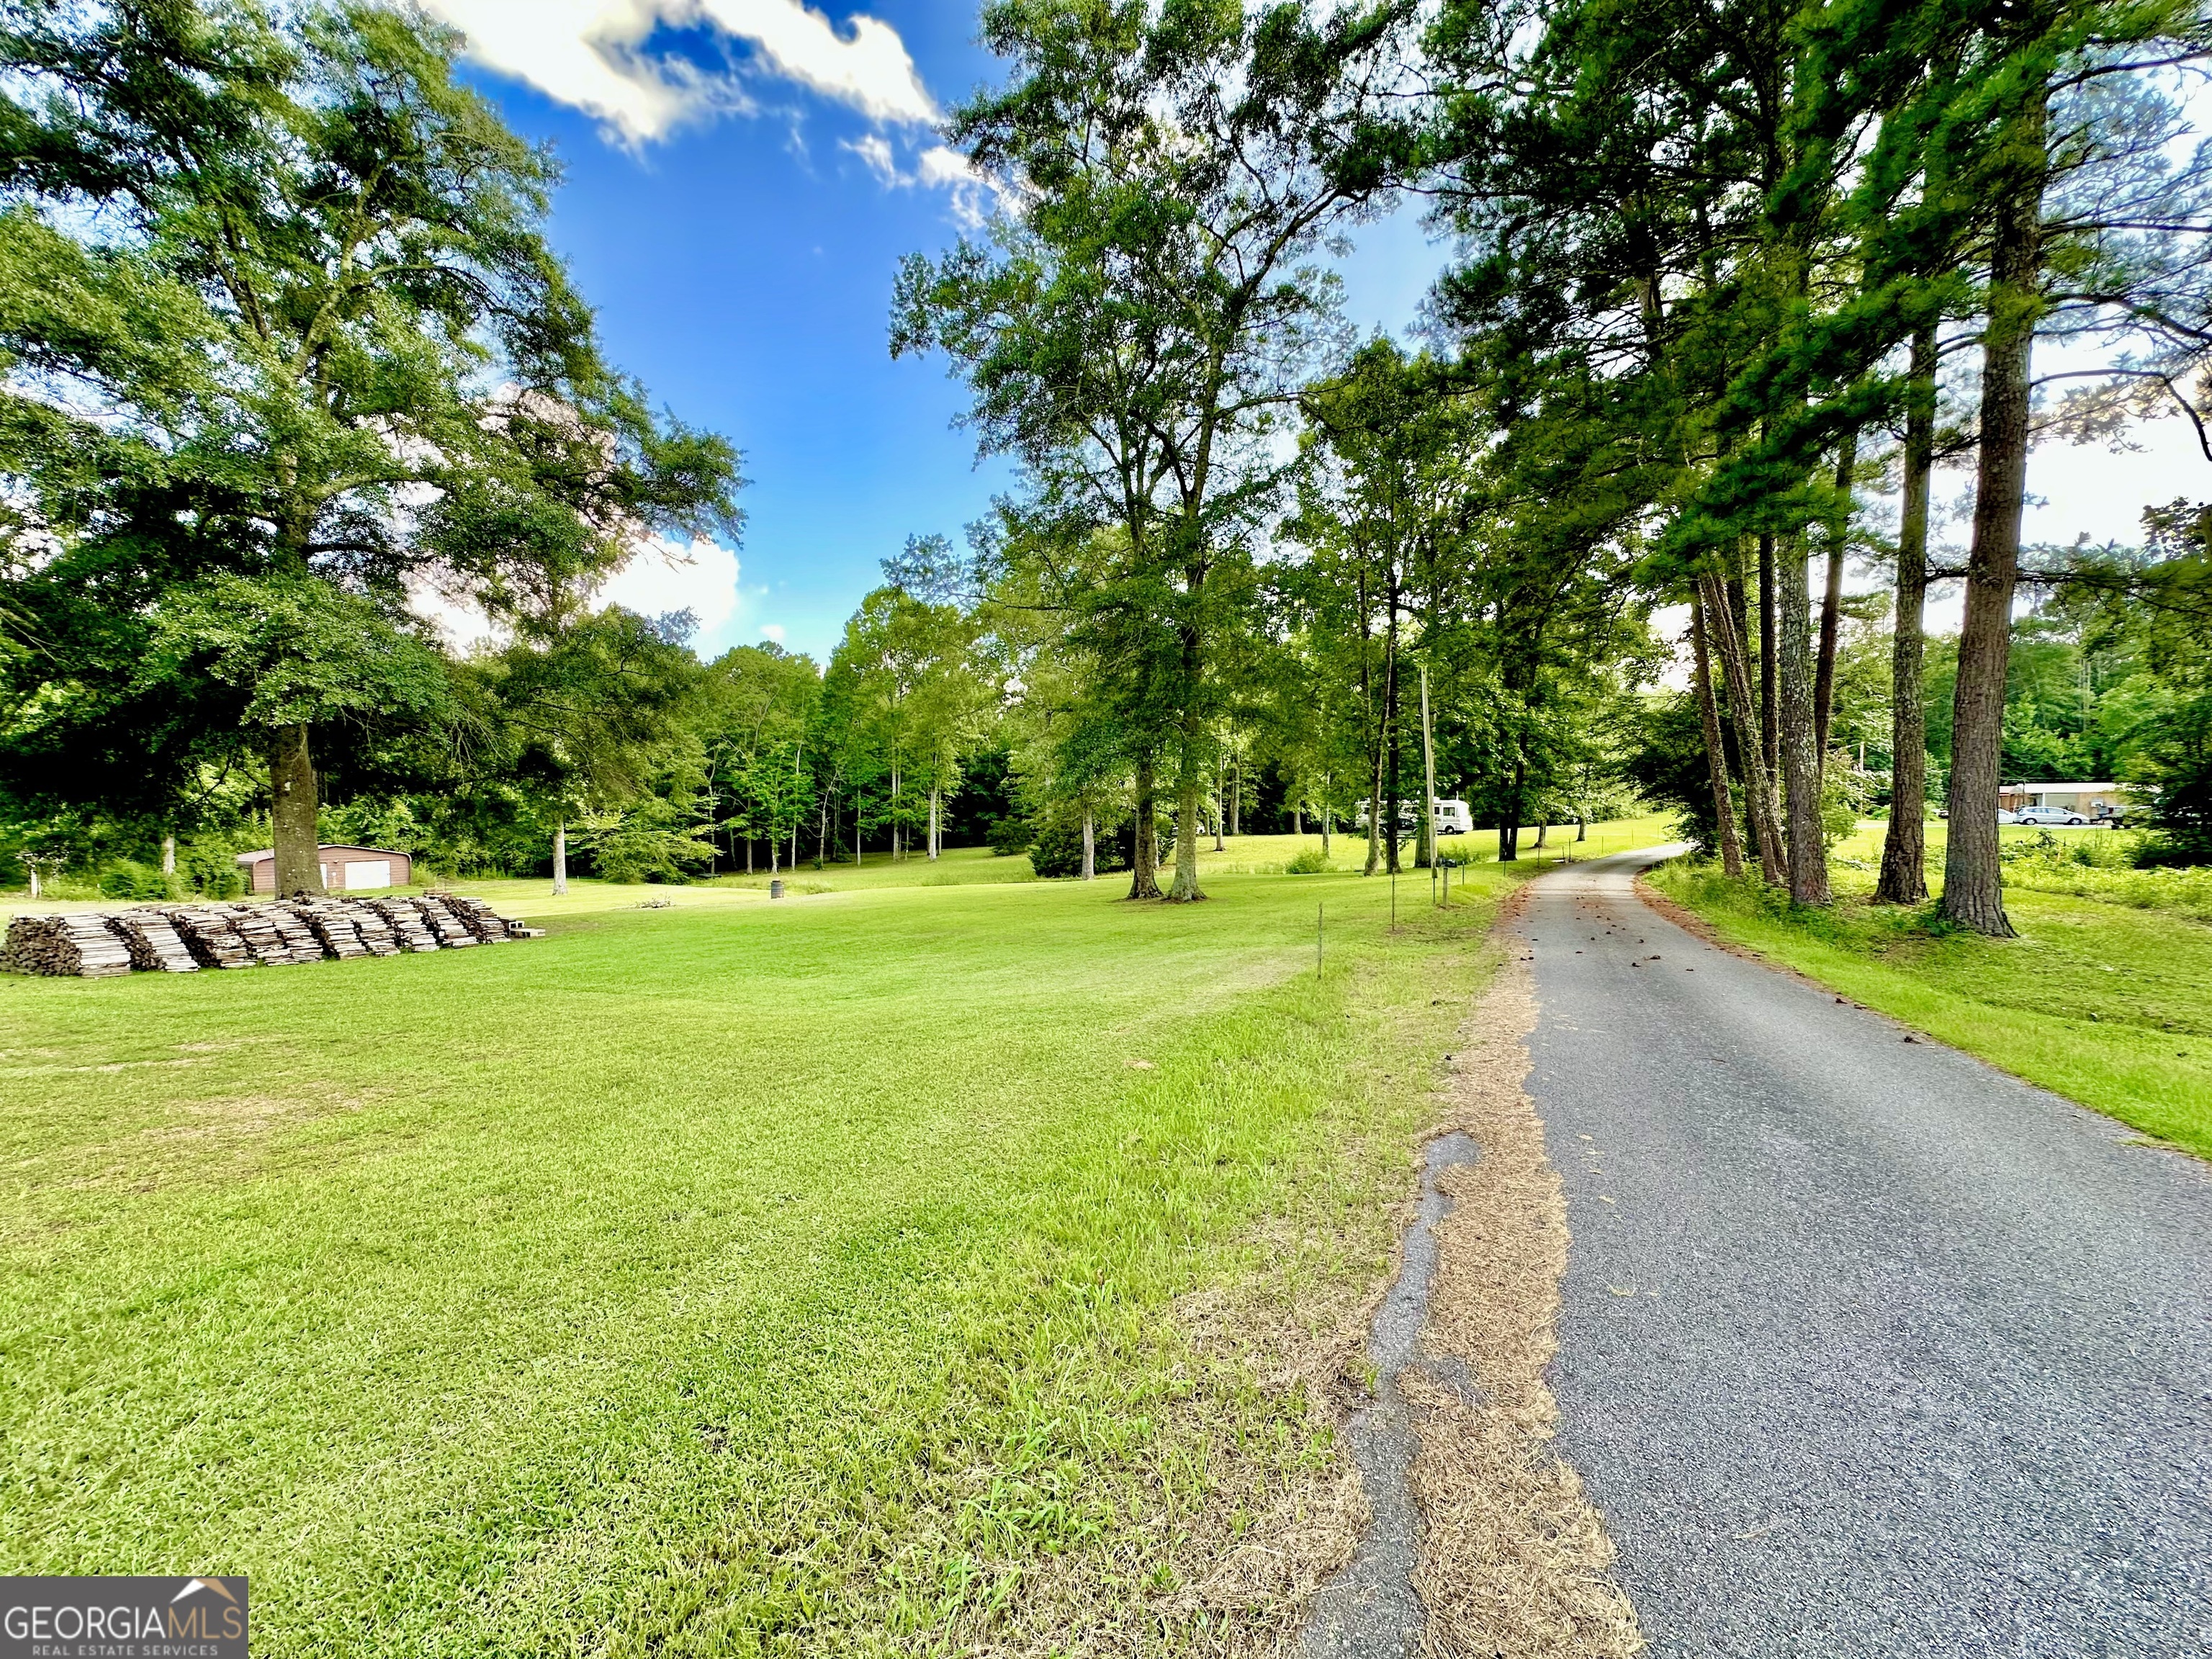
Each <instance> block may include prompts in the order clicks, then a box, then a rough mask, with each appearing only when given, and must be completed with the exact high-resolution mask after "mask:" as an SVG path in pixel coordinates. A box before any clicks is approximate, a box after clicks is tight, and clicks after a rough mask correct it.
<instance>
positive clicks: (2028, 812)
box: [2014, 806, 2089, 824]
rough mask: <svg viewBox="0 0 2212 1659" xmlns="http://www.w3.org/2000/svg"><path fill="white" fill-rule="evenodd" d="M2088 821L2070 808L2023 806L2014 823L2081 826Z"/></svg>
mask: <svg viewBox="0 0 2212 1659" xmlns="http://www.w3.org/2000/svg"><path fill="white" fill-rule="evenodd" d="M2088 821H2089V820H2088V819H2087V818H2086V817H2082V816H2081V813H2080V812H2079V811H2076V810H2075V808H2073V807H2071V806H2023V807H2021V809H2020V814H2019V816H2018V817H2016V818H2015V819H2014V822H2015V823H2072V824H2082V823H2088Z"/></svg>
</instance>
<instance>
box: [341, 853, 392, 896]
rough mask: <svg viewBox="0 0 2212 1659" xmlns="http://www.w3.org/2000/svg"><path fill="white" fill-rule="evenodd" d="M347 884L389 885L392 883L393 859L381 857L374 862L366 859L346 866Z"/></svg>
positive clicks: (349, 886)
mask: <svg viewBox="0 0 2212 1659" xmlns="http://www.w3.org/2000/svg"><path fill="white" fill-rule="evenodd" d="M345 884H346V886H347V887H348V888H349V889H351V888H356V887H389V886H391V885H392V860H390V859H379V860H376V861H375V862H374V863H373V864H372V863H369V862H368V861H366V860H364V861H362V863H359V864H349V865H348V866H346V867H345Z"/></svg>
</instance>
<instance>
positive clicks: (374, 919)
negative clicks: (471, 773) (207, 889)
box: [0, 893, 542, 979]
mask: <svg viewBox="0 0 2212 1659" xmlns="http://www.w3.org/2000/svg"><path fill="white" fill-rule="evenodd" d="M541 936H542V930H540V929H538V928H534V927H524V926H523V925H522V924H521V923H520V922H519V921H510V920H509V919H508V918H507V917H505V916H502V915H500V914H499V913H498V912H497V911H495V910H494V909H493V908H491V906H490V905H489V904H487V903H485V902H483V900H482V899H472V898H463V897H461V896H459V895H457V894H453V893H436V894H432V895H429V896H426V897H422V898H404V897H401V898H374V899H349V898H337V897H317V896H311V895H308V894H305V893H302V894H301V895H300V896H298V897H296V898H290V899H282V900H279V901H277V902H276V903H274V904H230V903H214V902H209V903H199V904H149V905H139V906H136V907H134V908H131V909H128V910H121V911H116V912H112V913H95V912H87V913H85V914H83V915H68V916H17V917H16V918H15V921H13V922H12V923H10V924H9V928H8V937H7V942H6V944H5V945H0V968H4V969H12V970H13V971H15V972H16V973H19V974H49V975H64V976H68V977H72V978H82V979H99V978H105V977H106V976H108V975H114V974H127V973H129V972H130V971H131V969H134V968H135V969H139V970H140V971H142V972H146V973H169V974H190V973H194V972H197V970H198V969H202V968H282V967H288V966H291V965H293V964H295V963H307V962H323V961H325V960H329V959H331V958H336V959H337V960H338V961H341V962H346V961H351V960H353V959H355V958H356V957H392V956H398V955H399V954H400V953H401V952H403V951H438V950H453V949H457V948H459V947H461V946H465V945H492V944H498V943H502V942H504V941H505V940H507V939H537V938H539V937H541Z"/></svg>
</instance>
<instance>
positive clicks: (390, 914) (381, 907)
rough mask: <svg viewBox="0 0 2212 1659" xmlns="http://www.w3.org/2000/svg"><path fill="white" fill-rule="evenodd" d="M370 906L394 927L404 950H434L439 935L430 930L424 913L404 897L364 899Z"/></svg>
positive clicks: (395, 936)
mask: <svg viewBox="0 0 2212 1659" xmlns="http://www.w3.org/2000/svg"><path fill="white" fill-rule="evenodd" d="M363 902H365V903H366V904H367V905H368V908H370V909H372V910H374V911H375V912H376V914H377V915H380V916H382V917H383V918H384V920H385V921H386V923H388V924H389V925H390V927H391V928H392V937H393V938H394V939H397V940H398V942H399V948H400V949H401V950H403V951H435V950H436V949H437V948H438V936H437V935H436V934H435V933H432V932H431V931H430V924H429V923H428V921H425V920H423V916H422V912H421V911H420V910H417V909H416V908H415V907H414V906H413V905H412V904H410V903H409V902H406V901H405V900H404V899H396V898H377V899H367V900H364V901H363Z"/></svg>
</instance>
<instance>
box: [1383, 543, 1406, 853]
mask: <svg viewBox="0 0 2212 1659" xmlns="http://www.w3.org/2000/svg"><path fill="white" fill-rule="evenodd" d="M1385 650H1386V653H1387V654H1386V656H1385V658H1384V661H1383V728H1384V730H1385V731H1387V732H1389V744H1388V750H1389V757H1390V775H1389V785H1390V802H1389V806H1390V822H1389V828H1388V829H1385V830H1384V832H1383V833H1384V834H1385V836H1388V837H1389V840H1388V842H1387V845H1388V846H1389V849H1390V873H1391V874H1392V875H1394V876H1395V875H1396V874H1397V873H1398V803H1399V802H1400V801H1401V800H1402V799H1405V797H1404V793H1403V792H1402V787H1401V782H1400V779H1399V775H1398V751H1399V750H1400V749H1401V747H1403V744H1401V743H1400V741H1399V735H1398V733H1399V726H1398V590H1397V588H1396V587H1395V586H1393V587H1392V588H1391V590H1390V638H1389V644H1388V646H1387V647H1385Z"/></svg>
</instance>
